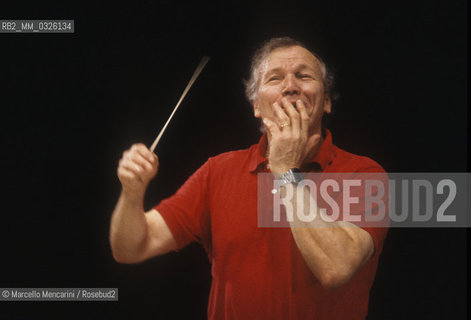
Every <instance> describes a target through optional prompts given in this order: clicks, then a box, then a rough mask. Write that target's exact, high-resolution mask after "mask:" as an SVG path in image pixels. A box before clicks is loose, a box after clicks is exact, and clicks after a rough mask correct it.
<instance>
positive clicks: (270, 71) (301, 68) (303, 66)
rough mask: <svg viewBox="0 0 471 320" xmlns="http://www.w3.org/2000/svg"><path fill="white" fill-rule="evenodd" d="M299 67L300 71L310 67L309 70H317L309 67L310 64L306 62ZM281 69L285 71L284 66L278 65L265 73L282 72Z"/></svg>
mask: <svg viewBox="0 0 471 320" xmlns="http://www.w3.org/2000/svg"><path fill="white" fill-rule="evenodd" d="M297 69H298V71H302V70H304V69H309V70H312V71H314V72H315V70H313V69H312V68H311V67H309V66H308V65H306V64H304V63H303V64H300V65H299V66H298V67H297ZM281 71H283V68H280V67H277V68H273V69H270V70H268V71H267V72H266V73H265V75H267V74H270V73H277V72H281Z"/></svg>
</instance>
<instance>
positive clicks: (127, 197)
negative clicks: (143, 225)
mask: <svg viewBox="0 0 471 320" xmlns="http://www.w3.org/2000/svg"><path fill="white" fill-rule="evenodd" d="M144 196H145V194H144V193H141V192H130V191H128V190H125V189H122V190H121V195H120V198H121V200H122V201H124V202H125V203H127V204H129V205H132V206H141V207H142V206H143V203H144Z"/></svg>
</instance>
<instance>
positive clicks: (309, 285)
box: [155, 131, 387, 320]
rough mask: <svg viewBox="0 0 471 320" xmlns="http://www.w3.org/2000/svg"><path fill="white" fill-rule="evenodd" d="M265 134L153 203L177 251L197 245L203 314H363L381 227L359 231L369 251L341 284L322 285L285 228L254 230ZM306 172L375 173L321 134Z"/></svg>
mask: <svg viewBox="0 0 471 320" xmlns="http://www.w3.org/2000/svg"><path fill="white" fill-rule="evenodd" d="M265 151H266V138H265V136H264V137H262V139H261V140H260V142H259V143H258V144H257V145H253V146H251V147H250V148H249V149H246V150H239V151H233V152H228V153H224V154H221V155H218V156H216V157H212V158H210V159H209V160H208V161H207V162H206V163H205V164H204V165H203V166H202V167H201V168H199V169H198V170H197V171H196V172H195V173H194V174H193V175H192V176H191V177H190V178H189V179H188V180H187V181H186V182H185V184H184V185H183V186H182V187H181V188H180V189H179V190H178V191H177V192H176V193H175V194H174V195H173V196H172V197H170V198H168V199H166V200H163V201H162V202H161V203H160V204H159V205H157V206H156V207H155V209H156V210H157V211H159V212H160V214H161V215H162V217H163V218H164V220H165V221H166V223H167V225H168V227H169V228H170V230H171V232H172V234H173V236H174V237H175V239H176V241H177V244H178V248H179V249H181V248H183V247H184V246H186V245H187V244H189V243H190V242H193V241H197V242H200V243H201V244H202V245H203V246H204V248H205V250H206V252H207V253H208V257H209V259H210V261H211V263H212V277H213V281H212V286H211V293H210V297H209V305H208V317H209V319H271V320H273V319H329V320H333V319H342V320H344V319H365V317H366V315H367V310H368V296H369V291H370V288H371V285H372V284H373V280H374V275H375V272H376V268H377V264H378V257H379V254H380V252H381V248H382V242H383V240H384V238H385V236H386V233H387V228H364V229H365V230H366V231H367V232H369V233H370V235H371V237H372V238H373V242H374V245H375V253H374V255H373V256H372V257H371V258H370V259H369V261H368V262H367V263H366V264H365V265H364V266H363V267H362V268H361V269H360V270H359V271H358V272H357V273H356V274H355V276H354V277H353V278H352V279H351V280H350V281H349V282H348V283H346V284H345V285H343V286H342V287H340V288H338V289H335V290H327V289H324V288H323V287H322V286H321V285H320V283H319V282H318V281H317V279H316V278H315V277H314V275H313V274H312V272H311V271H310V270H309V268H308V266H307V265H306V263H305V261H304V259H303V257H302V256H301V253H300V252H299V250H298V248H297V246H296V243H295V242H294V240H293V237H292V235H291V230H290V229H289V228H259V227H257V172H263V171H266V163H267V159H266V158H265ZM310 170H312V171H321V172H378V171H379V172H382V171H383V169H382V168H381V167H380V166H379V165H378V164H377V163H376V162H374V161H373V160H371V159H369V158H366V157H360V156H356V155H353V154H351V153H348V152H346V151H343V150H341V149H339V148H337V147H336V146H335V145H333V144H332V136H331V134H330V132H328V131H327V134H326V138H325V140H324V142H323V144H322V146H321V147H320V149H319V152H318V153H317V155H316V156H315V158H314V159H313V160H312V166H311V168H310Z"/></svg>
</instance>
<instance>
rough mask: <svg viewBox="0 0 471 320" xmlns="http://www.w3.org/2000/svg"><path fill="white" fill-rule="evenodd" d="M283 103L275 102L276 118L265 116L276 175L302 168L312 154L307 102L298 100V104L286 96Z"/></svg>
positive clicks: (269, 158)
mask: <svg viewBox="0 0 471 320" xmlns="http://www.w3.org/2000/svg"><path fill="white" fill-rule="evenodd" d="M281 103H282V105H283V107H281V106H280V104H279V103H278V102H275V103H274V104H273V110H274V114H275V119H274V120H275V121H273V120H270V119H267V118H264V119H263V122H264V124H265V126H266V128H267V130H268V138H269V139H268V141H269V145H268V155H267V158H268V163H269V166H270V169H271V171H272V172H273V173H274V174H275V175H277V174H283V173H284V172H286V171H288V170H289V169H291V168H300V167H301V165H302V164H303V162H304V160H305V159H306V156H307V155H308V153H309V150H308V148H307V142H308V131H309V115H308V114H307V111H306V107H305V105H304V103H303V102H302V101H301V100H299V99H298V100H297V101H296V103H295V105H296V107H295V106H294V104H293V103H292V102H289V101H288V99H287V98H286V97H285V98H283V99H282V100H281ZM316 144H317V143H316Z"/></svg>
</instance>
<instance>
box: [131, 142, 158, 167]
mask: <svg viewBox="0 0 471 320" xmlns="http://www.w3.org/2000/svg"><path fill="white" fill-rule="evenodd" d="M133 148H134V150H136V151H137V152H138V153H139V154H140V155H141V156H142V157H144V158H145V159H147V160H148V161H149V162H150V163H154V161H155V157H154V155H155V153H153V152H152V151H150V150H149V148H147V147H146V146H145V145H144V144H142V143H137V144H135V145H133Z"/></svg>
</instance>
